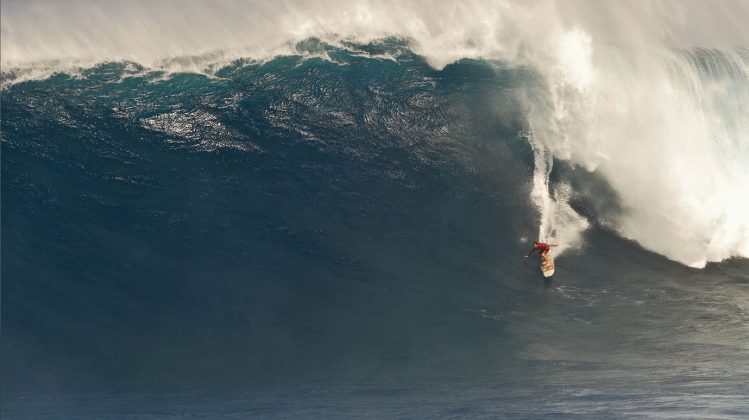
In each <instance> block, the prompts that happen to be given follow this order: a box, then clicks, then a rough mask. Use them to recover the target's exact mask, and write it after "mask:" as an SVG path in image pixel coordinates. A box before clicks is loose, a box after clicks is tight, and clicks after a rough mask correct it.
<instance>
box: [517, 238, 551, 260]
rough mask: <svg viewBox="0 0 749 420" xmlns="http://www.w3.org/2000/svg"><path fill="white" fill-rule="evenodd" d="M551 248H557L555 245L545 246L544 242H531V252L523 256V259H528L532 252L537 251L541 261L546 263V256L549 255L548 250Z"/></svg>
mask: <svg viewBox="0 0 749 420" xmlns="http://www.w3.org/2000/svg"><path fill="white" fill-rule="evenodd" d="M553 246H558V245H557V244H547V243H544V242H533V248H531V252H529V253H528V255H526V256H525V258H528V257H530V256H531V254H533V253H534V252H536V251H538V254H539V255H540V256H541V259H542V260H544V261H546V254H548V253H549V250H550V249H551V247H553Z"/></svg>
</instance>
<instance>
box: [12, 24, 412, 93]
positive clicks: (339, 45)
mask: <svg viewBox="0 0 749 420" xmlns="http://www.w3.org/2000/svg"><path fill="white" fill-rule="evenodd" d="M331 48H332V49H335V50H338V51H341V52H344V53H346V54H348V55H350V56H359V57H365V58H371V59H378V60H389V61H396V60H398V59H399V58H400V57H401V55H402V53H403V52H404V50H410V47H409V43H408V41H406V40H401V39H398V38H394V37H388V38H383V39H379V40H374V41H372V42H370V43H368V44H358V43H356V42H354V41H350V40H344V39H342V38H334V39H332V40H326V41H325V42H323V41H321V40H320V39H318V38H309V39H305V40H303V41H299V42H295V43H286V44H284V45H282V46H279V47H277V48H274V49H272V51H269V52H268V53H267V54H266V55H253V54H250V53H249V52H243V51H228V50H216V51H212V52H208V53H205V54H201V55H183V56H174V57H166V58H162V59H159V60H156V61H154V62H152V63H142V62H139V61H137V60H134V59H133V58H132V57H128V56H123V57H119V58H117V57H114V58H106V59H100V60H97V59H91V60H79V59H68V60H62V59H55V60H46V61H37V62H31V63H25V64H23V65H21V66H18V65H16V66H13V65H8V64H6V65H5V68H3V69H2V70H0V86H1V87H2V88H3V89H5V88H8V87H10V86H13V85H15V84H19V83H23V82H27V81H41V80H45V79H48V78H50V77H52V76H54V75H56V74H65V75H67V76H69V77H72V78H81V79H83V78H85V77H86V75H85V73H86V71H87V70H89V69H93V68H96V67H100V66H102V65H106V64H109V63H124V64H125V67H124V68H123V76H124V77H138V76H144V75H151V74H155V73H156V74H159V75H161V76H164V77H168V76H169V75H173V74H178V73H193V74H200V75H203V76H206V77H209V78H212V77H217V76H216V73H217V72H218V71H219V70H221V69H223V68H226V67H228V66H235V65H257V64H264V63H267V62H270V61H272V60H274V59H276V58H278V57H289V56H299V57H302V58H304V59H310V58H319V59H322V60H326V61H329V62H332V63H337V64H345V63H341V62H339V61H338V60H336V59H335V58H333V57H331V55H330V54H329V51H330V49H331Z"/></svg>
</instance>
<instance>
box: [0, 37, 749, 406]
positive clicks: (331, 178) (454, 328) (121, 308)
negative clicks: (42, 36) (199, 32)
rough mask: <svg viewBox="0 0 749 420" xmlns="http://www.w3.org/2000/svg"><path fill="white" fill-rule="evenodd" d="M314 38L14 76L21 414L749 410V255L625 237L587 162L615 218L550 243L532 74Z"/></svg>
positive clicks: (13, 214) (12, 272)
mask: <svg viewBox="0 0 749 420" xmlns="http://www.w3.org/2000/svg"><path fill="white" fill-rule="evenodd" d="M300 48H301V49H308V50H313V51H316V52H319V51H323V52H325V53H326V54H328V55H329V58H330V59H329V60H323V59H319V58H303V57H302V56H292V57H279V58H276V59H274V60H272V61H269V62H266V63H253V62H237V63H234V64H232V65H230V66H228V67H225V68H223V69H221V70H219V71H218V72H217V73H216V76H215V77H211V78H208V77H205V76H202V75H197V74H176V75H165V74H162V73H159V72H149V71H146V70H145V69H143V68H141V67H139V66H138V65H136V64H132V63H109V64H103V65H100V66H98V67H96V68H92V69H87V70H84V71H83V72H82V74H80V75H75V76H71V75H66V74H59V75H55V76H53V77H51V78H49V79H46V80H42V81H30V82H25V83H20V84H15V85H11V86H7V87H6V88H5V89H4V90H3V91H2V100H1V103H0V105H1V106H2V346H3V357H2V380H3V383H2V385H3V387H2V393H3V395H2V397H3V405H2V410H3V411H2V414H3V418H177V417H194V418H247V417H281V418H299V417H312V418H319V417H352V416H353V417H383V416H403V417H423V418H434V417H448V418H457V417H481V416H483V417H528V418H537V417H542V416H575V417H590V418H601V417H631V416H655V417H662V416H666V417H689V416H695V417H700V418H702V417H721V416H723V417H743V416H747V415H749V403H748V402H747V401H749V398H747V396H748V395H749V385H747V384H748V383H749V346H748V345H747V343H749V329H748V328H747V325H749V303H747V302H749V264H747V261H745V260H733V261H728V262H724V263H721V264H717V265H711V266H708V267H707V268H706V269H705V270H695V269H689V268H685V267H683V266H681V265H678V264H676V263H672V262H670V261H668V260H666V259H664V258H662V257H661V256H659V255H656V254H652V253H649V252H646V251H643V250H642V249H640V248H639V247H638V246H637V245H636V244H633V243H631V242H628V241H624V240H622V239H619V238H618V237H617V236H616V235H614V234H613V233H611V232H609V231H607V230H606V229H603V228H600V227H597V226H595V217H596V211H599V210H600V206H599V205H598V204H596V203H599V204H600V198H601V197H604V198H606V197H609V195H610V194H611V193H610V192H609V191H607V190H606V188H605V186H603V185H602V184H601V182H600V180H597V179H595V178H593V176H594V175H591V174H588V173H587V172H584V171H580V170H575V169H573V168H569V167H565V166H564V165H562V164H558V165H557V169H555V171H556V172H555V173H553V174H552V177H553V178H554V179H564V180H565V181H567V182H571V183H573V185H576V187H577V188H580V189H584V190H586V191H587V193H588V195H589V196H591V197H595V199H593V198H591V199H590V201H586V200H585V199H579V200H578V202H576V203H574V204H575V206H576V208H577V209H578V210H579V211H581V212H583V213H585V214H586V215H587V216H588V217H590V218H591V220H592V221H593V222H594V227H593V228H592V229H590V230H589V231H588V232H587V233H586V241H587V244H586V245H585V246H584V247H583V248H582V249H580V250H577V251H572V252H569V253H567V254H565V255H563V256H561V257H560V258H559V259H558V260H557V265H558V270H557V271H558V272H557V274H556V275H555V276H554V278H553V280H551V281H544V280H543V278H542V277H540V273H539V270H538V266H537V262H535V261H527V262H526V261H525V260H523V258H522V256H523V255H524V254H525V253H526V252H527V247H528V245H527V243H524V242H523V240H528V239H530V240H533V239H535V236H536V234H537V230H538V228H537V223H538V222H537V218H538V214H537V213H536V210H535V209H534V208H533V206H532V205H531V203H530V200H529V198H528V195H529V191H530V187H531V175H532V172H533V156H532V152H531V149H530V147H529V146H528V144H527V142H526V140H525V139H524V137H523V133H524V131H525V130H527V123H526V121H525V119H524V117H523V115H524V112H523V107H522V106H521V105H520V103H519V102H518V100H517V99H516V98H517V97H518V95H517V93H518V91H520V90H523V91H524V92H526V93H527V92H528V90H529V89H530V90H534V89H538V90H539V91H542V90H543V86H542V84H541V83H540V82H539V80H538V78H537V77H536V76H535V75H534V73H533V71H532V70H530V69H527V68H507V67H504V66H502V65H501V63H488V62H483V61H470V60H466V61H461V62H458V63H456V64H453V65H450V66H448V67H446V68H445V69H444V70H441V71H436V70H434V69H432V68H430V67H429V66H428V65H427V64H426V63H425V62H424V61H423V60H422V59H421V58H419V57H418V56H415V55H413V54H412V53H411V52H409V51H408V49H407V48H406V47H405V46H404V45H402V44H401V43H399V42H397V41H389V42H387V43H385V44H381V45H369V46H356V49H357V50H358V52H357V53H356V54H355V53H353V52H352V51H351V50H342V49H336V48H332V47H329V46H326V45H322V44H319V43H317V42H315V41H309V42H308V43H307V44H305V45H302V46H300ZM352 48H353V47H352ZM383 50H384V51H387V52H388V53H390V54H393V55H396V56H397V60H384V59H378V58H370V57H367V54H370V53H372V54H378V53H381V52H383ZM362 51H363V52H362ZM610 201H611V202H612V203H615V197H610ZM612 205H613V204H612Z"/></svg>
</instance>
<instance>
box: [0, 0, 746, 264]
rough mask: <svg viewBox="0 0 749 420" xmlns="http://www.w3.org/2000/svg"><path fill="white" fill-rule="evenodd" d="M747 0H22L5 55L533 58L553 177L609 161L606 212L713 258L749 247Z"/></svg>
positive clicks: (566, 216) (575, 225)
mask: <svg viewBox="0 0 749 420" xmlns="http://www.w3.org/2000/svg"><path fill="white" fill-rule="evenodd" d="M742 16H743V17H747V16H749V5H748V4H747V3H746V2H742V1H721V2H711V3H710V4H707V3H705V2H699V1H687V2H684V1H652V2H637V3H614V2H606V3H602V2H597V1H567V2H552V1H531V2H510V1H478V0H474V1H468V2H460V3H444V2H429V1H426V2H408V3H406V4H402V3H401V2H372V1H354V2H345V3H343V4H342V3H340V2H335V1H305V2H284V3H282V4H277V3H276V2H262V1H260V2H243V1H220V2H211V3H204V2H195V3H193V4H190V7H185V6H184V4H183V3H182V2H174V1H164V2H128V3H127V4H124V3H118V2H108V1H76V2H65V3H61V2H46V1H37V2H31V3H28V2H20V1H9V2H4V3H3V14H2V23H3V25H2V26H3V29H2V31H3V33H2V35H3V36H2V51H3V54H2V65H3V71H4V72H5V74H6V76H5V77H6V83H8V82H7V80H9V82H10V83H13V82H14V80H15V81H19V80H25V79H26V78H33V77H45V75H49V74H50V73H51V72H54V71H59V70H68V71H74V69H75V68H79V67H81V66H83V67H87V66H92V65H94V64H96V63H100V62H106V61H118V60H129V61H134V62H136V63H139V64H142V65H144V66H146V68H149V69H162V70H169V71H191V72H201V73H208V74H210V73H213V72H215V71H216V70H217V69H219V68H221V67H222V66H224V65H226V64H228V63H230V62H231V61H232V60H234V59H237V58H250V59H255V60H267V59H269V58H271V57H274V56H277V55H283V54H298V53H299V51H298V49H297V48H296V43H297V42H299V41H302V40H305V39H308V38H310V37H314V38H317V39H323V40H325V41H326V42H331V43H333V44H335V45H341V43H342V42H346V40H350V41H351V40H353V41H356V42H359V43H366V42H370V41H372V40H375V39H383V38H387V37H397V38H402V39H405V40H407V41H408V43H409V46H410V48H412V49H413V51H414V52H416V53H417V54H421V55H423V56H424V57H426V59H427V61H428V62H429V63H430V64H431V65H432V66H434V67H435V68H437V69H439V68H442V67H444V66H445V65H446V64H449V63H451V62H454V61H455V60H458V59H461V58H483V59H487V60H497V61H498V62H500V63H505V64H504V65H512V66H530V67H531V68H533V69H535V71H537V72H538V73H539V74H540V75H541V76H542V78H543V82H544V85H545V87H544V88H542V89H538V88H536V87H534V88H533V89H532V90H530V91H529V92H526V93H525V95H524V96H525V99H526V101H527V103H528V105H527V110H526V112H527V119H528V122H529V124H530V126H531V129H532V132H533V137H534V140H533V142H534V150H536V154H537V157H536V160H537V162H536V163H537V164H538V165H537V171H538V172H537V174H536V178H537V179H538V180H542V179H544V178H546V177H547V176H548V172H549V170H550V165H551V162H552V159H559V160H562V161H568V162H570V163H572V164H573V165H579V166H580V167H582V168H585V169H586V170H588V171H593V172H596V173H597V174H600V175H601V176H603V177H604V178H605V179H606V180H607V182H608V183H609V184H610V186H611V187H612V188H613V190H614V191H615V192H616V193H617V195H618V198H619V201H620V204H621V209H620V210H621V211H620V212H619V214H617V215H616V216H615V217H612V216H611V215H608V218H604V217H600V219H601V220H598V222H600V223H602V224H604V225H606V226H609V227H610V228H612V229H614V230H615V231H617V232H619V233H620V234H621V235H623V236H624V237H627V238H630V239H633V240H635V241H637V242H638V243H640V244H641V245H642V246H643V247H645V248H647V249H649V250H652V251H655V252H658V253H661V254H663V255H665V256H666V257H668V258H670V259H673V260H676V261H679V262H681V263H684V264H687V265H690V266H694V267H703V266H704V265H705V264H706V263H707V262H709V261H721V260H724V259H726V258H730V257H732V256H742V257H747V256H749V198H747V197H748V196H749V194H746V193H747V187H746V185H748V184H747V182H748V181H749V169H748V168H749V151H748V150H749V140H747V136H749V135H748V134H747V133H748V132H749V130H748V129H747V127H748V126H749V121H748V120H749V112H747V109H746V103H747V98H749V86H748V85H749V82H748V81H747V80H748V77H749V76H748V75H749V73H748V71H747V60H748V58H747V57H748V55H749V54H747V49H746V48H747V45H749V29H747V26H746V25H745V24H744V20H743V19H741V17H742ZM32 22H33V24H31V23H32ZM545 162H548V164H547V163H545ZM539 182H540V181H539ZM553 188H554V187H552V186H549V185H545V183H544V182H540V183H538V182H537V183H536V187H535V188H534V190H533V194H532V200H533V201H534V202H535V203H536V204H537V205H538V206H539V208H540V209H541V210H542V216H541V221H540V232H539V235H540V237H541V238H546V239H548V240H550V241H561V242H564V245H563V246H564V247H565V248H567V247H575V245H576V241H577V239H578V238H579V236H580V233H581V232H582V231H583V230H584V229H585V227H586V226H587V225H588V223H587V221H585V220H584V219H585V218H584V217H582V216H578V215H576V214H575V213H574V211H573V210H572V209H571V208H570V207H569V206H568V205H567V204H565V203H566V201H565V200H566V199H563V198H562V197H563V196H569V195H570V193H574V191H572V192H570V191H567V192H566V193H565V192H563V191H562V190H565V187H564V186H563V185H560V186H559V188H558V189H559V191H557V193H554V191H553Z"/></svg>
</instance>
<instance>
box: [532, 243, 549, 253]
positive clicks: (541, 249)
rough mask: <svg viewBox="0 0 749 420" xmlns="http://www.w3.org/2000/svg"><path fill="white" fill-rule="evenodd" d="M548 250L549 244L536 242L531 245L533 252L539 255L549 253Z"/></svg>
mask: <svg viewBox="0 0 749 420" xmlns="http://www.w3.org/2000/svg"><path fill="white" fill-rule="evenodd" d="M550 249H551V247H550V246H549V244H546V243H543V242H536V243H535V244H533V250H534V251H538V253H539V254H545V253H547V252H549V250H550Z"/></svg>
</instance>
